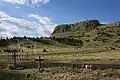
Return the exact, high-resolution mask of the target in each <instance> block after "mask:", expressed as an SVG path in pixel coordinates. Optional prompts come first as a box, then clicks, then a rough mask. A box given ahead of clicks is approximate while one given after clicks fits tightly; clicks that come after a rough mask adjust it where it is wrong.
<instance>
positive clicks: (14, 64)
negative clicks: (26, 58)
mask: <svg viewBox="0 0 120 80" xmlns="http://www.w3.org/2000/svg"><path fill="white" fill-rule="evenodd" d="M12 56H13V66H14V67H15V68H16V56H18V55H16V52H15V51H14V52H13V55H12Z"/></svg>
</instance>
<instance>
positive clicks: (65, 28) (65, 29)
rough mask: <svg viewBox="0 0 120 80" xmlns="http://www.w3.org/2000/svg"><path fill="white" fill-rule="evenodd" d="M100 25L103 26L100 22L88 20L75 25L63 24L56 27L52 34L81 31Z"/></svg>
mask: <svg viewBox="0 0 120 80" xmlns="http://www.w3.org/2000/svg"><path fill="white" fill-rule="evenodd" d="M100 25H101V24H100V23H99V21H98V20H86V21H81V22H77V23H74V24H62V25H58V26H56V27H55V29H54V31H53V33H52V34H55V33H64V32H69V31H74V30H79V29H81V28H95V27H98V26H100Z"/></svg>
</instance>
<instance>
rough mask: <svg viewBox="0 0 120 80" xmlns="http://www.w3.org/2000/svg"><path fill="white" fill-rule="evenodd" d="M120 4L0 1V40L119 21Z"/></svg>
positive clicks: (109, 1) (116, 0) (117, 0)
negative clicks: (68, 26)
mask: <svg viewBox="0 0 120 80" xmlns="http://www.w3.org/2000/svg"><path fill="white" fill-rule="evenodd" d="M119 3H120V0H0V37H13V36H30V37H41V36H50V34H51V33H52V32H53V30H54V28H55V26H57V25H59V24H67V23H74V22H78V21H83V20H86V19H88V20H91V19H95V20H99V21H100V22H101V23H113V22H116V21H119V20H120V5H119Z"/></svg>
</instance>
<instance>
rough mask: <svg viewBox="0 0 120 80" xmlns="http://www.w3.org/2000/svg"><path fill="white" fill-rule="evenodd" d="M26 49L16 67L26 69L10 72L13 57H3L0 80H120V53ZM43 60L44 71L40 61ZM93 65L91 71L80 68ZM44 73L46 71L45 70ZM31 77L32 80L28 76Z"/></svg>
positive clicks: (112, 51)
mask: <svg viewBox="0 0 120 80" xmlns="http://www.w3.org/2000/svg"><path fill="white" fill-rule="evenodd" d="M42 50H43V49H24V51H23V52H18V53H16V55H18V56H16V62H17V64H22V65H24V66H25V69H18V70H13V69H8V67H9V65H12V64H13V60H12V57H13V56H12V55H13V54H12V53H7V52H6V53H4V52H1V53H0V75H1V76H0V80H24V79H25V80H119V79H120V70H119V66H120V54H119V53H120V50H119V49H117V50H106V49H92V48H89V49H75V48H52V49H49V48H48V49H46V50H47V51H46V52H42ZM39 56H41V57H40V58H42V59H43V60H42V61H41V70H42V71H39V69H38V61H37V60H36V59H38V58H39ZM83 64H84V65H86V64H87V65H89V64H91V65H92V68H91V69H85V68H84V70H83V69H82V68H81V65H83ZM43 69H44V70H43ZM27 73H29V74H30V76H29V78H27V77H26V74H27Z"/></svg>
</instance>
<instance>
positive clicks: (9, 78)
mask: <svg viewBox="0 0 120 80" xmlns="http://www.w3.org/2000/svg"><path fill="white" fill-rule="evenodd" d="M24 78H25V76H24V74H23V73H19V72H17V71H11V70H0V80H25V79H24Z"/></svg>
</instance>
